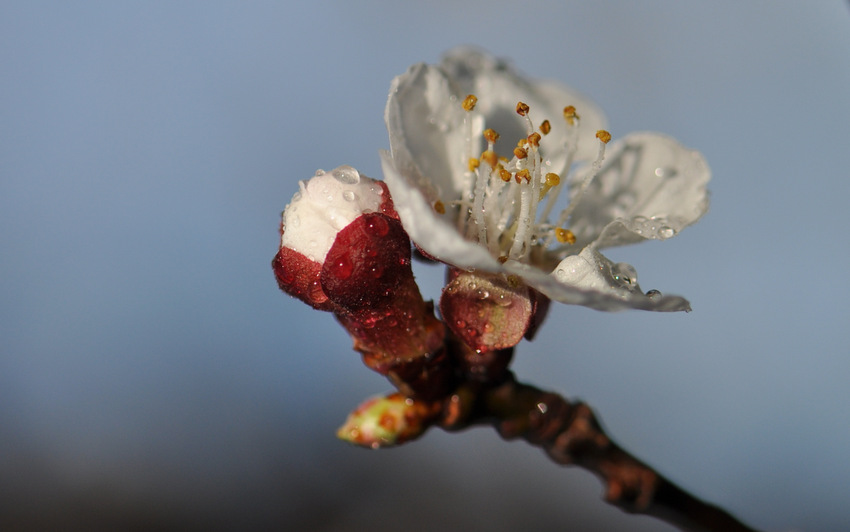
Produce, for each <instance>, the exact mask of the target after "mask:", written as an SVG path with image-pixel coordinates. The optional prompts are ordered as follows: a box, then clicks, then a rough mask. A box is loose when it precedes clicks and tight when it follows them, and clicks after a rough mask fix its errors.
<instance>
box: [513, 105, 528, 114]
mask: <svg viewBox="0 0 850 532" xmlns="http://www.w3.org/2000/svg"><path fill="white" fill-rule="evenodd" d="M528 110H529V107H528V105H527V104H524V103H522V102H517V104H516V113H517V114H518V115H519V116H528Z"/></svg>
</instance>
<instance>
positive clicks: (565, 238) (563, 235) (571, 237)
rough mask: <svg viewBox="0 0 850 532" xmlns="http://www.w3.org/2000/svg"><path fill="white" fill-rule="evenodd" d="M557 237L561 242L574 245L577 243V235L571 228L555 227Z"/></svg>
mask: <svg viewBox="0 0 850 532" xmlns="http://www.w3.org/2000/svg"><path fill="white" fill-rule="evenodd" d="M555 237H556V238H557V239H558V242H560V243H561V244H570V245H572V244H575V243H576V235H575V234H573V232H572V231H570V230H569V229H564V228H562V227H557V228H555Z"/></svg>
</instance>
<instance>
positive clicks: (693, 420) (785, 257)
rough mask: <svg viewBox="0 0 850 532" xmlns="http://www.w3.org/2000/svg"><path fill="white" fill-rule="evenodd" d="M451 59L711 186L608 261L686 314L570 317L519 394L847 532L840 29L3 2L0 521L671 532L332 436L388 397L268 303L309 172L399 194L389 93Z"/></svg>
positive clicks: (669, 8)
mask: <svg viewBox="0 0 850 532" xmlns="http://www.w3.org/2000/svg"><path fill="white" fill-rule="evenodd" d="M459 44H475V45H479V46H482V47H484V48H486V49H488V50H490V51H491V52H493V53H495V54H497V55H500V56H505V57H510V58H512V59H513V60H514V62H515V64H516V65H517V66H518V68H520V69H521V70H522V71H524V72H526V73H528V74H529V75H531V76H533V77H540V78H550V79H557V80H560V81H563V82H565V83H567V84H569V85H571V86H573V87H575V88H577V89H579V90H581V91H582V92H584V93H586V94H587V95H589V96H591V97H592V98H593V99H594V100H595V101H596V102H597V103H598V104H599V105H600V106H601V107H602V108H603V109H604V110H605V111H606V113H607V115H608V117H609V124H610V130H611V132H612V134H613V135H614V137H618V136H620V135H622V134H625V133H627V132H630V131H635V130H643V129H646V130H657V131H662V132H665V133H668V134H670V135H672V136H675V137H676V138H678V139H679V140H680V141H681V142H683V143H684V144H685V145H688V146H691V147H695V148H698V149H700V150H701V151H702V152H703V153H704V154H705V156H706V158H707V160H708V162H709V163H710V165H711V167H712V170H713V174H714V178H713V181H712V183H711V190H712V208H711V211H710V212H709V214H708V215H707V216H706V217H705V218H704V219H703V220H702V221H701V222H700V223H699V224H698V225H696V226H695V227H693V228H689V229H687V230H686V231H684V232H683V233H682V234H681V235H680V236H679V237H677V238H675V239H673V240H671V241H668V242H664V243H657V242H654V243H648V244H645V245H642V246H637V247H633V248H624V249H621V250H617V251H616V252H613V253H611V256H612V257H613V258H614V259H616V260H626V261H628V262H630V263H632V264H634V265H635V266H636V268H637V270H638V272H639V274H640V281H641V285H642V286H643V287H644V289H650V288H658V289H660V290H662V291H663V292H670V293H680V294H683V295H686V296H687V297H688V298H689V299H690V300H691V302H692V304H693V307H694V311H693V312H692V313H690V314H687V315H686V314H680V315H667V314H649V313H642V312H638V311H635V312H631V313H620V314H615V315H609V314H603V313H599V312H595V311H592V310H588V309H584V308H573V307H564V306H561V307H557V308H554V309H553V311H552V312H551V313H550V315H549V318H548V322H547V324H546V325H547V326H546V327H544V328H543V330H542V331H541V333H540V334H539V335H538V337H537V339H536V340H535V341H534V342H532V343H524V344H521V345H520V346H519V348H518V351H517V356H516V362H515V364H514V369H515V370H516V372H517V374H518V376H519V377H520V379H522V380H524V381H526V382H530V383H534V384H535V385H537V386H539V387H542V388H548V389H552V390H556V391H559V392H561V393H563V394H565V395H566V396H568V397H574V398H579V397H580V398H582V399H584V400H585V401H587V402H588V403H590V404H591V405H592V406H593V407H594V408H595V409H596V410H597V412H598V413H599V415H600V416H601V418H602V419H603V422H604V424H605V426H606V427H607V429H608V430H609V431H610V433H611V434H612V435H613V436H614V437H615V439H616V440H618V441H619V442H620V443H621V444H622V445H623V446H624V447H625V448H627V449H629V450H630V451H631V452H633V453H634V454H636V455H637V456H640V457H642V458H643V459H645V460H646V461H647V462H649V463H650V464H652V465H654V466H655V467H657V469H658V470H659V471H661V472H662V473H664V474H666V475H668V476H669V477H670V478H672V479H673V480H674V481H676V482H678V483H680V484H681V485H683V486H684V487H686V488H687V489H689V490H691V491H693V492H694V493H695V494H697V495H699V496H701V497H704V498H706V499H708V500H710V501H713V502H715V503H717V504H719V505H721V506H723V507H725V508H727V509H729V510H732V511H734V512H735V513H737V514H738V515H739V516H741V517H742V518H743V519H745V520H746V521H748V522H749V523H751V524H752V525H754V526H756V527H759V528H764V529H768V530H792V529H794V530H817V531H838V530H846V529H847V528H848V527H850V512H848V510H847V505H846V497H847V486H848V485H850V460H848V459H847V449H848V448H850V422H849V421H850V420H849V419H848V418H850V414H848V407H847V405H848V404H850V387H848V384H847V381H848V376H850V335H848V323H850V320H848V317H850V311H848V301H850V281H848V267H850V251H848V236H847V231H846V226H847V224H848V219H847V214H846V213H847V203H848V198H850V175H848V174H849V173H850V170H848V169H850V149H848V148H847V145H848V139H850V97H849V96H848V95H850V8H848V5H847V4H846V3H845V2H839V1H825V0H822V1H815V2H792V1H784V2H767V1H759V2H731V1H721V2H711V3H697V2H677V1H673V0H669V1H662V0H653V1H647V2H640V3H626V2H613V1H600V2H593V3H589V2H560V1H558V2H556V1H551V2H539V3H534V4H531V3H520V2H490V1H469V2H454V1H452V2H450V1H439V0H438V1H433V2H427V3H425V2H422V3H415V4H414V3H406V2H405V3H403V2H382V1H367V2H360V3H354V2H320V1H317V2H314V3H312V5H310V6H307V4H306V3H305V2H302V3H297V4H294V3H286V2H282V3H274V2H252V3H235V2H234V3H222V2H181V3H174V2H145V3H126V2H75V3H66V2H55V3H49V2H35V1H28V2H3V3H2V4H0V72H2V81H0V226H2V227H3V230H2V232H0V250H2V253H0V340H2V342H0V355H2V356H0V493H2V494H3V496H2V498H0V523H4V524H5V525H6V526H9V525H18V526H20V527H23V528H44V526H40V525H44V524H45V523H48V524H49V523H55V522H61V523H70V524H77V525H79V526H88V525H91V526H94V527H107V528H108V527H111V526H113V525H116V524H123V523H128V522H132V523H137V524H138V523H141V524H142V525H144V524H146V523H149V524H151V525H165V526H169V527H174V528H177V527H181V528H183V529H192V528H197V529H201V528H210V527H212V528H215V527H218V526H220V527H222V528H232V527H234V526H241V527H243V528H245V527H255V528H256V527H257V526H260V525H264V526H277V525H280V526H284V525H286V526H289V527H295V529H303V530H329V531H330V530H332V531H339V530H365V529H367V527H368V529H369V530H373V531H374V530H398V529H399V528H400V523H405V525H404V527H403V528H405V529H406V530H423V531H424V530H433V529H436V528H437V527H439V528H440V529H443V530H519V529H527V530H530V529H554V528H557V527H565V528H570V529H574V530H594V529H599V528H604V527H605V526H607V527H609V528H614V529H629V530H672V529H671V528H670V527H668V526H666V525H663V524H660V523H657V522H655V521H653V520H651V519H647V518H640V517H633V516H628V515H625V514H622V513H621V512H619V511H618V510H616V509H613V508H609V507H608V506H607V505H606V504H604V503H603V502H601V501H600V499H599V496H600V492H601V487H600V485H599V483H598V482H597V481H596V480H595V479H594V478H593V477H591V476H590V475H588V474H587V473H584V472H583V471H581V470H578V469H574V468H568V469H564V468H560V467H557V466H555V465H553V464H551V463H550V462H548V461H547V459H546V458H545V457H544V455H543V454H542V453H541V452H540V451H538V450H537V449H533V448H531V447H529V446H527V445H525V444H523V443H518V442H513V443H506V442H503V441H501V440H500V439H499V438H498V436H497V435H496V434H495V433H494V432H493V431H492V430H489V429H476V430H471V431H467V432H464V433H460V434H446V433H443V432H440V431H432V432H430V433H428V434H427V435H426V436H425V437H424V438H423V439H422V440H420V441H417V442H415V443H412V444H410V445H408V446H406V447H403V448H400V449H394V450H390V451H382V452H367V451H363V450H360V449H355V448H351V447H348V446H346V445H344V444H342V443H340V442H338V441H337V440H336V439H335V437H334V431H335V429H336V427H337V426H338V425H339V424H340V423H341V422H342V421H343V419H344V418H345V416H346V414H347V413H348V411H349V410H350V409H351V408H353V407H354V406H355V405H356V404H358V403H359V402H360V401H361V400H362V399H364V398H365V397H367V396H369V395H372V394H375V393H378V392H382V391H385V390H387V389H389V385H388V384H387V383H386V382H385V381H384V380H383V379H382V378H381V377H380V376H378V375H375V374H372V373H371V372H370V371H369V370H367V369H366V368H365V367H364V366H362V364H361V363H360V361H359V357H358V356H357V354H356V353H354V352H353V351H352V350H351V348H350V341H349V339H348V338H347V336H346V335H345V334H344V332H343V331H342V329H341V328H339V327H338V326H337V325H336V324H335V323H334V321H333V318H332V317H331V316H330V315H328V314H321V313H318V312H315V311H312V310H310V309H309V308H308V307H307V306H305V305H303V304H301V303H300V302H298V301H295V300H292V299H290V298H289V297H287V296H285V295H283V294H282V293H280V292H279V291H278V290H277V288H276V285H275V282H274V278H273V276H272V273H271V269H270V267H269V262H270V260H271V258H272V256H273V255H274V253H275V248H276V242H277V224H278V217H279V213H280V211H281V210H282V209H283V207H284V206H285V205H286V203H287V202H288V201H289V199H290V197H291V196H292V194H293V192H294V191H295V190H296V187H297V181H298V180H299V179H304V178H307V177H309V176H311V175H312V174H313V172H314V171H315V170H316V169H317V168H333V167H335V166H338V165H340V164H350V165H352V166H355V167H356V168H358V169H359V170H360V171H361V172H363V173H365V174H367V175H370V176H375V177H380V165H379V159H378V154H377V152H378V149H381V148H386V147H387V138H386V131H385V129H384V124H383V107H384V103H385V99H386V93H387V90H388V87H389V83H390V80H391V79H392V77H393V76H395V75H397V74H399V73H402V72H403V71H404V70H405V69H406V68H407V66H408V65H410V64H412V63H415V62H418V61H428V62H435V61H437V60H438V59H439V56H440V54H441V53H442V52H443V51H445V50H447V49H448V48H450V47H452V46H455V45H459ZM417 275H418V277H419V278H420V279H421V280H422V285H423V292H425V295H426V297H436V296H437V295H438V291H439V281H440V278H441V275H442V273H441V271H440V270H439V269H438V268H428V267H422V268H419V269H418V270H417ZM603 525H604V526H603ZM290 529H291V528H290Z"/></svg>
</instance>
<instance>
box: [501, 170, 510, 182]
mask: <svg viewBox="0 0 850 532" xmlns="http://www.w3.org/2000/svg"><path fill="white" fill-rule="evenodd" d="M499 177H501V178H502V181H504V182H505V183H510V181H511V173H510V172H508V171H507V170H505V169H504V168H499Z"/></svg>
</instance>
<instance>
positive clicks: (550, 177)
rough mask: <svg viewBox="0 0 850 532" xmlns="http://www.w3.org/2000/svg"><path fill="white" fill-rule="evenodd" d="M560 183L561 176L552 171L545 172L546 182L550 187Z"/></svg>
mask: <svg viewBox="0 0 850 532" xmlns="http://www.w3.org/2000/svg"><path fill="white" fill-rule="evenodd" d="M560 183H561V176H559V175H558V174H556V173H554V172H549V173H548V174H546V184H547V185H549V186H550V187H556V186H558V185H559V184H560Z"/></svg>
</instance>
